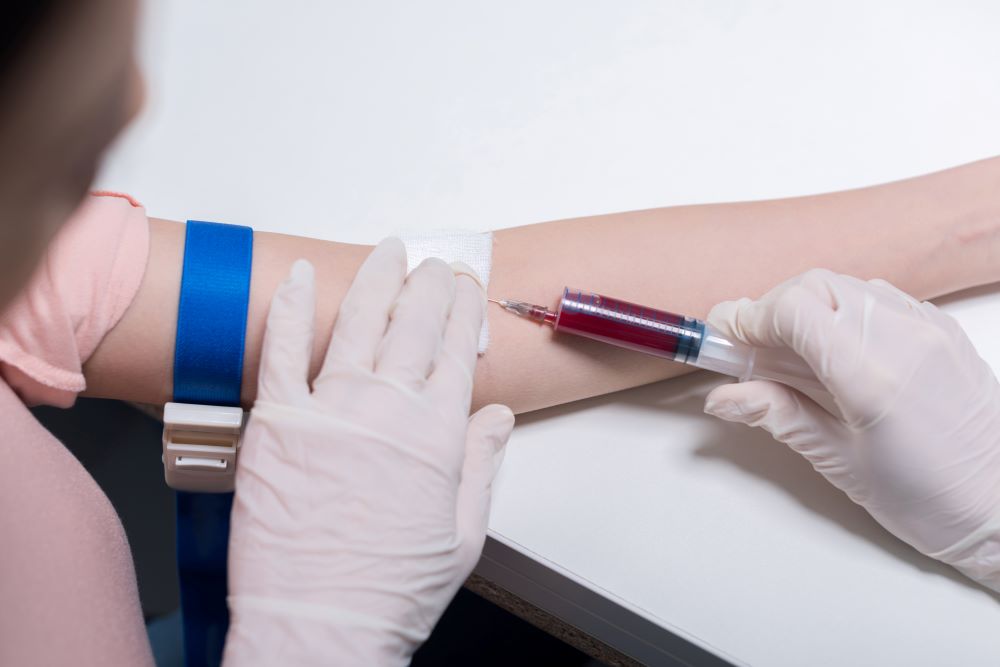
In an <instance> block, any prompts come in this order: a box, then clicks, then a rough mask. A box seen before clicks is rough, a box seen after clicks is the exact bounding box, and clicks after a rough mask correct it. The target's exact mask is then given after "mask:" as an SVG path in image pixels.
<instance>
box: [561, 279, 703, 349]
mask: <svg viewBox="0 0 1000 667" xmlns="http://www.w3.org/2000/svg"><path fill="white" fill-rule="evenodd" d="M547 315H549V317H547V318H546V320H547V321H549V322H550V323H552V324H553V325H554V326H555V330H556V331H563V332H566V333H573V334H576V335H577V336H584V337H586V338H593V339H594V340H599V341H603V342H605V343H610V344H612V345H617V346H619V347H625V348H628V349H630V350H636V351H638V352H645V353H646V354H653V355H656V356H658V357H664V358H666V359H671V360H675V361H682V362H683V361H688V360H693V359H695V358H697V356H698V350H699V349H700V347H701V338H702V335H703V334H704V331H705V328H704V327H705V325H704V324H703V323H702V322H700V321H699V320H696V319H694V318H691V317H684V316H683V315H675V314H674V313H668V312H667V311H665V310H657V309H655V308H649V307H646V306H640V305H638V304H635V303H630V302H628V301H622V300H620V299H613V298H610V297H606V296H602V295H600V294H591V293H587V292H581V291H579V290H572V289H569V288H566V290H565V291H564V292H563V297H562V299H561V300H560V302H559V309H558V311H557V312H556V316H555V322H552V321H551V315H552V314H551V313H548V314H547Z"/></svg>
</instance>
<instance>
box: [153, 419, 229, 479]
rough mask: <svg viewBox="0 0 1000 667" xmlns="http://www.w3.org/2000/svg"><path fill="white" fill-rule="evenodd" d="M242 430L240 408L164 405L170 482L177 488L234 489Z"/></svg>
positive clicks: (165, 468) (166, 474)
mask: <svg viewBox="0 0 1000 667" xmlns="http://www.w3.org/2000/svg"><path fill="white" fill-rule="evenodd" d="M242 430H243V410H242V409H241V408H234V407H228V406H224V405H196V404H193V403H167V404H166V405H164V406H163V474H164V477H165V478H166V480H167V485H168V486H170V487H171V488H174V489H177V490H178V491H198V492H201V493H226V492H228V491H232V490H233V487H234V483H235V481H236V455H237V453H238V451H239V446H240V436H241V433H242Z"/></svg>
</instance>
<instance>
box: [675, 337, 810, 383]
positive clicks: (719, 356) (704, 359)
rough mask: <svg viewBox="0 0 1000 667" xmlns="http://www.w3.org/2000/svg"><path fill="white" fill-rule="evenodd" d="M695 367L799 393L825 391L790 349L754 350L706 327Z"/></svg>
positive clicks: (801, 360)
mask: <svg viewBox="0 0 1000 667" xmlns="http://www.w3.org/2000/svg"><path fill="white" fill-rule="evenodd" d="M689 363H690V364H691V365H692V366H697V367H698V368H704V369H705V370H709V371H715V372H716V373H723V374H724V375H731V376H733V377H737V378H740V379H741V380H751V379H753V380H774V381H775V382H781V383H783V384H787V385H791V386H793V387H796V388H798V389H812V390H818V391H825V388H824V387H823V385H822V384H821V383H820V381H819V380H817V379H816V375H815V374H814V373H813V371H812V369H811V368H810V367H809V364H807V363H806V362H805V360H804V359H803V358H802V357H800V356H799V355H797V354H795V352H794V351H792V350H790V349H788V348H769V347H751V346H749V345H744V344H743V343H740V342H738V341H733V340H730V339H728V338H726V337H725V336H723V335H721V334H720V333H719V332H718V331H716V330H715V328H713V327H712V326H711V325H708V324H706V325H705V328H704V336H703V337H702V341H701V345H700V347H699V350H698V356H697V357H696V358H695V359H693V360H692V361H690V362H689Z"/></svg>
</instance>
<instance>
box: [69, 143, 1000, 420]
mask: <svg viewBox="0 0 1000 667" xmlns="http://www.w3.org/2000/svg"><path fill="white" fill-rule="evenodd" d="M151 229H152V240H151V249H150V250H151V252H150V261H149V265H148V267H147V270H146V275H145V278H144V279H143V283H142V286H141V288H140V290H139V293H138V295H137V297H136V299H135V301H134V302H133V304H132V306H131V307H130V308H129V310H128V311H127V312H126V314H125V317H124V318H123V319H122V321H121V322H120V323H119V325H118V326H117V327H116V328H115V329H114V330H113V331H111V332H110V333H109V334H108V336H107V337H106V338H105V340H104V342H103V343H102V344H101V346H100V347H99V348H98V350H97V351H96V352H95V354H94V355H93V356H92V357H91V358H90V360H89V361H88V362H87V364H86V366H85V368H84V371H85V374H86V376H87V381H88V390H87V393H88V394H90V395H93V396H102V397H109V398H120V399H127V400H134V401H141V402H148V403H162V402H164V401H166V400H169V397H170V394H171V382H172V379H171V372H172V359H173V337H174V333H173V332H174V329H175V326H176V312H177V308H176V304H177V298H178V287H179V285H180V272H181V259H182V256H183V244H184V227H183V225H182V224H179V223H174V222H168V221H164V220H153V221H151ZM570 231H572V233H570ZM495 238H496V240H495V244H494V257H493V262H494V265H493V271H492V276H491V281H490V286H489V292H490V296H492V297H494V298H503V297H509V298H516V299H521V300H527V301H532V302H535V303H542V304H551V303H552V300H553V298H555V297H556V296H558V294H560V293H561V291H562V288H563V287H564V286H565V285H567V284H568V285H571V286H575V287H580V288H584V289H592V290H594V291H600V292H603V293H606V294H609V295H612V296H617V297H621V298H625V299H628V300H632V301H637V302H639V303H647V304H650V305H656V306H660V307H662V308H665V309H668V310H672V311H675V312H683V313H686V314H690V315H694V316H704V315H705V313H706V312H707V311H708V309H709V308H710V307H711V306H712V305H713V304H715V303H717V302H718V301H721V300H724V299H729V298H735V297H740V296H751V297H753V296H758V295H760V294H762V293H763V292H765V291H766V290H768V289H769V288H771V287H773V286H774V285H775V284H777V283H779V282H781V281H782V280H784V279H786V278H789V277H791V276H793V275H795V274H798V273H800V272H802V271H804V270H806V269H809V268H812V267H817V266H821V267H826V268H829V269H832V270H834V271H837V272H842V273H848V274H851V275H855V276H859V277H863V278H873V277H880V278H884V279H886V280H889V281H890V282H892V283H894V284H896V285H897V286H899V287H900V288H901V289H903V290H905V291H907V292H910V293H911V294H914V295H915V296H918V297H920V298H924V299H926V298H932V297H936V296H940V295H943V294H947V293H949V292H954V291H957V290H960V289H964V288H967V287H971V286H975V285H981V284H985V283H990V282H994V281H996V280H998V279H1000V158H994V159H990V160H983V161H980V162H976V163H972V164H969V165H964V166H961V167H957V168H955V169H949V170H946V171H943V172H938V173H935V174H930V175H927V176H922V177H919V178H914V179H909V180H905V181H899V182H896V183H890V184H886V185H879V186H875V187H870V188H863V189H859V190H852V191H847V192H840V193H833V194H825V195H818V196H813V197H802V198H795V199H787V200H775V201H764V202H749V203H735V204H722V205H708V206H687V207H677V208H664V209H652V210H648V211H634V212H629V213H617V214H611V215H603V216H595V217H590V218H582V219H577V220H562V221H557V222H550V223H544V224H538V225H529V226H525V227H517V228H513V229H506V230H501V231H498V232H496V237H495ZM594 247H600V248H602V252H601V253H591V252H590V251H591V249H592V248H594ZM369 250H370V248H369V247H368V246H358V245H349V244H341V243H331V242H326V241H316V240H312V239H305V238H299V237H292V236H284V235H280V234H267V233H258V234H256V236H255V248H254V265H253V279H252V284H251V305H250V313H249V321H248V327H247V342H246V357H245V358H246V363H245V367H244V378H243V402H244V404H245V405H247V406H249V405H251V404H252V403H253V398H254V393H255V384H256V374H257V362H258V356H259V350H260V344H261V337H262V335H263V326H264V320H265V317H266V314H267V308H268V304H269V303H270V298H271V294H272V293H273V291H274V289H275V288H276V287H277V285H278V283H279V282H280V281H281V280H282V279H283V278H284V277H285V275H287V272H288V269H289V267H290V265H291V264H292V262H294V261H295V259H297V258H299V257H305V258H307V259H309V260H310V261H311V262H312V263H313V264H314V266H315V267H316V271H317V284H318V285H322V290H321V292H320V294H321V296H320V303H319V304H318V307H317V322H318V327H317V334H318V335H317V337H316V342H315V349H314V352H313V367H312V371H313V373H316V372H318V368H319V364H320V360H321V359H322V355H323V351H324V350H325V348H326V345H327V343H328V340H329V335H330V331H331V329H332V324H333V321H334V318H335V317H336V311H337V306H338V304H339V302H340V299H341V297H342V296H343V294H344V293H345V292H346V290H347V287H348V285H349V284H350V281H351V279H352V277H353V275H354V273H355V271H356V269H357V267H358V266H359V265H360V263H361V261H362V260H363V259H364V257H365V256H366V255H367V253H368V251H369ZM489 317H490V327H491V334H492V335H491V340H492V342H491V346H490V349H489V350H488V352H487V353H486V354H485V355H484V356H483V357H482V358H481V359H480V361H479V364H478V366H477V370H476V385H475V397H474V403H475V405H476V406H479V405H485V404H486V403H494V402H497V403H505V404H507V405H509V406H511V408H512V409H513V410H514V411H515V412H526V411H530V410H536V409H539V408H543V407H547V406H551V405H556V404H560V403H566V402H569V401H573V400H578V399H581V398H586V397H589V396H595V395H598V394H605V393H609V392H613V391H617V390H620V389H625V388H627V387H633V386H637V385H640V384H645V383H649V382H654V381H656V380H662V379H665V378H668V377H672V376H675V375H678V374H680V373H683V372H685V371H686V370H688V369H687V367H684V366H681V365H678V364H674V363H671V362H667V361H661V360H657V359H651V358H649V357H646V356H644V355H638V354H635V353H633V352H626V351H622V350H618V349H614V348H610V347H608V346H605V345H602V344H599V343H594V342H591V341H586V340H581V339H576V338H571V337H564V336H558V335H554V334H553V333H552V331H551V330H550V329H548V328H542V327H539V326H538V325H534V324H532V323H529V322H526V321H523V320H519V319H517V318H515V317H514V316H512V315H508V314H506V313H504V312H502V311H500V310H499V308H497V307H496V306H491V308H490V312H489ZM139 341H141V342H142V344H141V345H138V344H137V343H138V342H139Z"/></svg>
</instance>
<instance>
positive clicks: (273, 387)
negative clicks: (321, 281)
mask: <svg viewBox="0 0 1000 667" xmlns="http://www.w3.org/2000/svg"><path fill="white" fill-rule="evenodd" d="M313 274H314V271H313V266H312V264H310V263H309V262H307V261H306V260H304V259H300V260H297V261H296V262H295V263H294V264H293V265H292V270H291V272H290V273H289V275H288V277H287V278H285V280H284V282H282V283H281V284H280V285H279V286H278V289H277V290H275V292H274V296H273V297H272V298H271V309H270V310H269V311H268V314H267V328H266V330H265V331H264V342H263V345H262V347H261V356H260V373H259V379H258V381H257V382H258V385H257V398H258V399H259V400H264V401H276V402H281V403H290V402H292V403H294V402H295V401H296V400H297V399H300V398H303V397H305V396H308V394H309V384H308V375H309V359H310V357H311V356H312V347H313V329H314V326H315V325H314V323H313V319H314V313H315V310H316V287H315V279H314V277H313Z"/></svg>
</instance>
